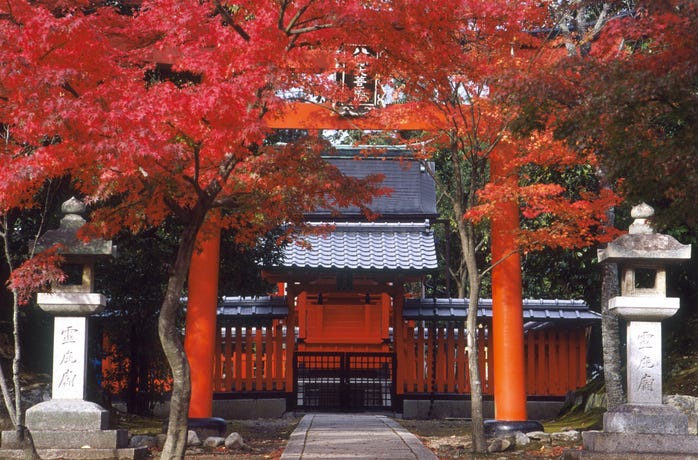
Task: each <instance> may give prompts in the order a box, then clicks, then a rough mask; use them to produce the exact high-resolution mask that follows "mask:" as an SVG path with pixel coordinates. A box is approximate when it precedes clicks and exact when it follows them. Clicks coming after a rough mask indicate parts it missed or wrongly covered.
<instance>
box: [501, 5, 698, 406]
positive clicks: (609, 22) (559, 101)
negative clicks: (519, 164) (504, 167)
mask: <svg viewBox="0 0 698 460" xmlns="http://www.w3.org/2000/svg"><path fill="white" fill-rule="evenodd" d="M555 6H556V7H555V8H554V9H552V10H551V11H552V12H553V13H554V16H552V17H551V19H552V20H551V21H550V23H549V24H548V25H547V27H545V28H541V29H539V30H538V31H537V32H538V35H539V36H541V37H544V38H545V40H544V41H541V43H540V48H539V50H540V53H541V54H543V55H548V56H557V57H556V59H548V60H541V61H540V64H539V65H538V66H536V67H535V68H532V69H531V71H530V72H529V73H527V74H526V75H524V76H523V77H524V78H519V79H512V80H511V81H510V84H509V85H507V86H508V88H507V91H506V92H507V95H508V98H509V100H510V101H511V102H512V103H513V104H514V105H516V106H518V107H520V116H519V117H518V119H517V121H516V125H517V126H518V129H520V130H521V131H525V132H532V131H536V130H545V131H549V132H550V131H552V132H553V133H554V136H555V137H556V138H557V139H560V140H561V141H563V142H565V143H566V145H568V146H569V148H571V149H574V150H577V151H579V152H591V153H593V154H595V155H597V157H598V158H599V168H598V170H599V171H600V173H601V174H602V177H603V178H604V180H605V182H606V183H607V186H609V187H611V186H615V187H616V188H617V190H618V191H619V192H620V193H622V194H623V195H624V197H625V198H626V199H627V200H628V201H629V202H631V203H637V202H639V201H646V202H648V203H651V204H652V205H653V206H654V207H655V208H656V209H657V215H656V216H655V223H656V224H657V225H658V226H660V227H667V226H674V227H686V226H688V227H689V228H690V227H692V226H695V223H696V221H697V219H698V217H697V214H696V212H695V206H693V198H692V197H694V196H695V194H696V193H697V192H698V190H696V187H697V186H698V181H697V180H696V176H695V173H694V172H695V170H696V167H698V164H697V163H696V161H698V154H697V152H696V147H697V146H698V142H696V130H695V128H694V126H695V124H696V115H697V114H696V107H698V104H697V102H698V101H697V97H698V96H697V93H696V87H697V85H698V73H697V72H698V65H696V62H698V48H696V46H695V44H696V40H697V39H698V37H697V36H696V34H697V33H698V32H696V31H697V30H698V28H697V26H698V7H696V4H695V2H691V1H680V0H679V1H661V2H642V1H638V2H627V1H619V2H560V3H559V4H557V5H555ZM602 270H603V276H604V282H603V290H602V301H601V304H602V315H603V321H602V337H603V344H604V375H605V381H606V390H607V395H608V406H609V408H612V407H614V406H616V405H618V404H621V403H622V402H623V401H624V396H623V387H622V373H621V363H622V361H621V359H620V343H621V339H620V334H619V327H618V319H617V317H616V316H615V315H614V314H612V313H611V312H609V311H608V308H607V305H608V299H609V298H610V297H612V296H614V295H618V275H617V270H616V268H615V265H613V264H605V265H604V267H603V269H602Z"/></svg>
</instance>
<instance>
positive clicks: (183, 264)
mask: <svg viewBox="0 0 698 460" xmlns="http://www.w3.org/2000/svg"><path fill="white" fill-rule="evenodd" d="M202 220H203V219H202ZM200 226H201V224H200V223H198V224H196V223H190V224H188V225H187V226H186V227H185V228H184V230H183V232H182V236H181V238H180V242H179V249H178V251H177V259H176V261H175V264H174V267H173V268H172V273H171V274H170V278H169V280H168V282H167V291H166V293H165V299H164V301H163V303H162V308H161V309H160V316H159V317H158V332H159V334H160V342H161V343H162V349H163V351H164V352H165V356H166V358H167V361H168V363H169V365H170V369H171V370H172V397H171V400H170V419H169V422H168V424H167V440H166V441H165V446H164V447H163V449H162V454H161V455H160V458H161V459H162V460H174V459H183V458H184V452H185V450H186V447H187V417H188V411H189V399H190V397H191V378H190V377H191V376H190V368H189V361H188V360H187V357H186V355H185V354H184V343H183V341H182V333H181V331H180V330H179V328H178V325H177V313H178V312H179V309H180V298H181V295H182V292H183V289H184V283H185V281H186V279H187V274H188V271H189V263H190V261H191V255H192V253H193V251H194V246H195V244H196V234H197V232H198V230H199V227H200Z"/></svg>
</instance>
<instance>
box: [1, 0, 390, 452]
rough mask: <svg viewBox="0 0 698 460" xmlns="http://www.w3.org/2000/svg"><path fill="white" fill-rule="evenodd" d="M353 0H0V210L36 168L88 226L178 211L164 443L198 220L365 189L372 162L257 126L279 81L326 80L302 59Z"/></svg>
mask: <svg viewBox="0 0 698 460" xmlns="http://www.w3.org/2000/svg"><path fill="white" fill-rule="evenodd" d="M366 11H370V9H368V10H367V9H365V8H364V5H363V2H361V1H355V2H352V1H348V2H341V3H335V2H314V1H312V0H308V1H305V2H294V1H291V0H282V1H268V2H258V1H246V0H245V1H241V2H235V3H225V2H221V1H218V0H213V1H180V0H153V1H139V0H128V1H127V0H124V1H117V2H106V1H105V2H91V1H80V0H76V1H70V0H55V1H52V0H47V1H41V2H30V1H25V0H13V1H5V2H2V3H0V49H2V52H1V54H0V98H1V100H2V106H1V107H0V120H2V121H3V123H4V126H5V127H6V130H7V136H6V140H7V142H6V143H5V144H4V145H3V149H2V151H0V155H1V156H2V159H1V160H0V175H1V177H2V178H3V180H2V181H1V183H0V212H1V213H5V212H7V211H8V210H10V209H17V208H20V209H21V208H26V207H29V206H34V205H36V203H34V202H33V197H34V196H35V193H36V191H37V190H39V189H40V187H41V186H42V184H44V182H45V181H46V180H47V179H48V178H52V177H66V176H68V177H70V178H71V180H72V184H73V187H74V188H75V189H76V190H77V191H78V192H79V193H80V195H81V196H82V198H83V199H84V200H85V201H86V202H87V203H88V204H89V206H90V207H91V209H92V210H93V212H92V214H91V216H90V225H89V227H88V228H87V231H86V232H85V236H86V237H89V236H91V235H99V236H101V237H109V236H110V235H113V234H115V233H116V232H117V231H119V230H121V229H128V230H130V231H132V232H138V231H139V230H141V229H145V228H151V227H154V226H157V225H159V224H160V223H161V222H163V220H164V219H165V218H166V217H168V216H174V217H175V218H177V219H178V220H179V222H181V224H182V226H183V227H182V228H183V230H182V233H181V235H180V236H179V245H178V253H177V257H176V261H175V262H174V264H173V266H172V268H171V275H170V278H169V282H168V286H167V291H166V295H165V298H164V300H163V303H162V307H161V310H160V317H159V333H160V339H161V343H162V345H163V349H164V351H165V354H166V356H167V359H168V361H169V363H170V367H171V369H172V373H173V378H174V385H173V392H172V399H171V413H170V419H169V427H168V438H167V442H166V444H165V447H164V450H163V453H162V458H182V457H183V454H184V448H185V444H186V434H187V430H186V426H187V423H186V418H187V407H188V400H189V392H190V387H189V366H188V362H187V360H186V356H185V355H184V352H183V347H182V341H181V336H180V331H179V330H178V329H177V325H176V322H175V318H176V315H177V312H178V311H179V310H180V298H181V295H182V293H183V288H184V285H185V281H186V278H187V270H188V266H189V262H190V259H191V255H192V252H193V251H194V250H196V237H197V233H198V232H199V230H200V229H201V228H202V227H203V225H204V223H205V222H208V223H209V224H210V225H212V226H222V227H231V228H234V229H235V234H236V235H237V237H238V239H239V240H240V241H243V242H244V241H250V242H252V241H254V240H255V238H256V237H257V236H258V235H260V234H262V233H264V232H266V231H268V230H269V229H271V228H275V227H278V226H280V225H287V226H288V227H287V228H288V229H289V233H290V232H291V231H292V230H293V229H294V224H296V223H301V222H302V217H303V213H304V212H307V211H309V210H311V209H315V208H317V207H319V206H323V207H327V208H333V207H341V206H347V205H363V203H365V202H366V201H367V200H369V199H370V197H371V195H372V194H373V193H376V192H377V186H376V183H377V180H376V179H375V178H367V179H364V180H357V179H349V178H346V177H343V176H342V175H341V174H340V173H339V172H338V171H337V170H336V169H334V168H331V167H330V166H328V165H327V164H326V163H325V162H324V161H323V160H322V159H321V158H320V154H321V153H322V152H323V151H324V149H326V148H328V146H327V145H326V144H324V143H322V142H319V141H317V140H315V139H312V138H307V137H306V138H304V139H301V140H300V141H298V142H293V143H289V144H286V145H282V146H278V145H270V144H268V143H267V142H265V139H266V138H267V136H268V134H269V129H267V127H266V124H265V120H266V117H268V116H269V114H270V113H274V112H275V111H276V110H278V108H279V107H280V106H281V105H282V104H285V98H287V97H288V95H289V94H313V95H322V94H323V92H324V91H328V92H334V91H336V88H334V87H332V86H331V85H330V83H329V81H328V79H327V78H324V77H322V78H317V77H314V76H313V75H315V74H319V73H321V72H318V69H322V66H325V65H326V63H333V62H334V58H335V56H336V52H337V50H338V49H340V48H341V45H342V44H344V43H347V42H348V40H349V35H348V33H349V32H351V30H348V28H347V26H348V25H353V26H354V27H356V25H357V21H358V20H359V18H361V17H363V16H362V14H363V13H365V12H366ZM362 21H365V19H362ZM331 70H332V71H333V69H331ZM213 210H220V212H212V211H213Z"/></svg>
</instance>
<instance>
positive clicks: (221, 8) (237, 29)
mask: <svg viewBox="0 0 698 460" xmlns="http://www.w3.org/2000/svg"><path fill="white" fill-rule="evenodd" d="M214 3H215V5H216V10H217V11H218V12H219V13H220V14H221V16H223V17H224V18H225V21H226V22H227V23H228V24H230V26H231V27H232V28H233V30H235V32H237V33H238V35H240V36H241V37H242V39H243V40H245V41H246V42H249V41H250V35H249V34H248V33H247V32H245V29H243V28H242V27H240V25H239V24H237V22H235V18H234V17H233V15H232V14H230V11H228V9H227V8H226V7H225V6H223V5H222V4H221V2H220V1H219V0H215V2H214Z"/></svg>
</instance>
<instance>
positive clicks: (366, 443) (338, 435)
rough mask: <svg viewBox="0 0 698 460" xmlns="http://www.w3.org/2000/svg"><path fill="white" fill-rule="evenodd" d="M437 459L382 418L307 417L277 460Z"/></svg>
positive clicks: (303, 419) (407, 433) (421, 445)
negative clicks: (279, 459)
mask: <svg viewBox="0 0 698 460" xmlns="http://www.w3.org/2000/svg"><path fill="white" fill-rule="evenodd" d="M359 458H360V459H379V458H386V459H396V460H407V459H410V460H413V459H416V460H437V457H436V455H434V453H433V452H432V451H430V450H429V449H427V448H426V447H425V446H424V444H422V443H421V442H420V441H419V439H417V437H416V436H415V435H413V434H412V433H410V432H409V431H407V430H405V429H404V428H403V427H402V426H400V425H399V424H398V423H396V422H394V421H393V420H391V419H389V418H388V417H386V416H384V415H366V414H308V415H306V416H304V417H303V418H302V419H301V421H300V423H299V424H298V426H297V427H296V429H295V431H294V432H293V433H292V434H291V439H290V440H289V441H288V444H287V446H286V449H285V450H284V453H283V455H282V456H281V460H299V459H303V460H308V459H323V460H331V459H359Z"/></svg>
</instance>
